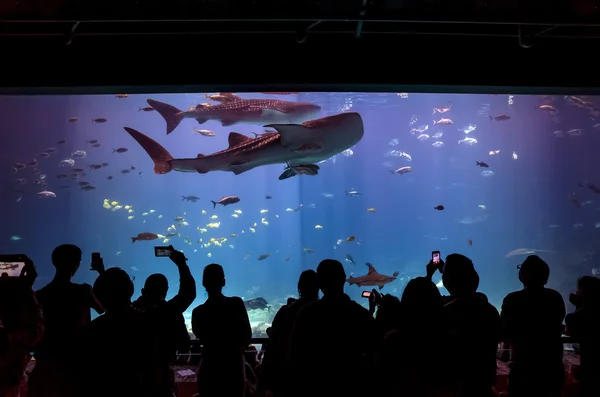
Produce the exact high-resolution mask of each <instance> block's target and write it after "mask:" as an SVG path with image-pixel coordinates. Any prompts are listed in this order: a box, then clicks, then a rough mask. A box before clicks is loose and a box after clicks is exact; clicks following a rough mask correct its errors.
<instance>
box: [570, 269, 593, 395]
mask: <svg viewBox="0 0 600 397" xmlns="http://www.w3.org/2000/svg"><path fill="white" fill-rule="evenodd" d="M569 302H571V304H573V305H574V306H575V308H576V310H575V312H573V313H570V314H568V315H567V317H566V320H565V323H566V325H567V329H566V333H567V334H568V335H570V336H572V337H573V338H574V339H575V340H576V341H577V342H579V349H580V354H581V368H580V371H579V379H580V385H581V396H582V397H597V396H599V395H600V337H599V335H600V279H598V278H596V277H591V276H584V277H581V278H580V279H579V281H578V282H577V292H576V293H574V294H571V295H570V297H569Z"/></svg>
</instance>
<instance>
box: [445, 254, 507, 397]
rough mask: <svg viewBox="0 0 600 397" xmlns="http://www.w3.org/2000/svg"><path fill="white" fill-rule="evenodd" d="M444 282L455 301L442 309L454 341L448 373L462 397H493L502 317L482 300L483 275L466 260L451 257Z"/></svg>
mask: <svg viewBox="0 0 600 397" xmlns="http://www.w3.org/2000/svg"><path fill="white" fill-rule="evenodd" d="M442 282H443V283H444V287H445V288H446V289H447V290H448V292H449V293H450V296H451V299H452V300H451V301H450V302H449V303H447V304H445V305H444V307H443V308H442V318H441V319H442V321H441V322H440V328H445V329H446V332H448V334H449V338H450V345H449V346H448V348H449V350H448V351H449V352H450V356H449V357H447V359H448V364H447V365H446V366H445V368H444V369H445V370H446V372H447V373H449V374H448V375H451V376H452V377H453V378H454V380H455V381H456V383H457V387H458V390H459V395H460V396H463V397H487V396H490V395H492V393H493V391H492V387H493V386H494V385H495V383H496V370H497V369H496V352H497V349H498V341H499V333H500V315H499V314H498V311H497V310H496V308H495V307H494V306H492V305H490V304H489V303H488V302H487V301H486V300H484V299H482V298H481V297H480V296H478V294H477V292H476V291H477V288H478V287H479V275H478V274H477V271H476V270H475V267H474V266H473V262H471V260H470V259H469V258H467V257H466V256H464V255H460V254H451V255H448V257H447V258H446V262H445V264H444V265H443V274H442Z"/></svg>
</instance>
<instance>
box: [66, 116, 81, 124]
mask: <svg viewBox="0 0 600 397" xmlns="http://www.w3.org/2000/svg"><path fill="white" fill-rule="evenodd" d="M67 121H68V122H69V123H74V122H76V121H79V117H71V118H70V119H69V120H67Z"/></svg>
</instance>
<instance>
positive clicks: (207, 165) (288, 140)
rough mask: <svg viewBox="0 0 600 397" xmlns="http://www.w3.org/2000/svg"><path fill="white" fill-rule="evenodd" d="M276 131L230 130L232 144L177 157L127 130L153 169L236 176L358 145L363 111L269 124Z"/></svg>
mask: <svg viewBox="0 0 600 397" xmlns="http://www.w3.org/2000/svg"><path fill="white" fill-rule="evenodd" d="M265 127H267V128H272V129H274V130H275V131H274V132H271V133H267V134H263V135H259V136H258V137H256V138H250V137H248V136H245V135H242V134H239V133H237V132H231V133H230V134H229V147H228V148H227V149H225V150H222V151H220V152H216V153H212V154H209V155H204V154H198V156H197V157H195V158H182V159H176V158H173V156H172V155H171V154H170V153H169V152H168V151H167V150H166V149H165V148H164V147H162V146H161V145H160V144H159V143H158V142H156V141H155V140H153V139H152V138H150V137H148V136H146V135H144V134H143V133H141V132H139V131H137V130H134V129H133V128H129V127H125V131H127V133H128V134H129V135H131V137H133V139H135V140H136V141H137V142H138V143H139V144H140V146H141V147H142V148H143V149H144V150H145V151H146V153H148V155H149V156H150V158H151V159H152V160H153V161H154V172H155V173H156V174H166V173H168V172H170V171H173V170H174V171H179V172H197V173H200V174H206V173H207V172H211V171H230V172H233V173H234V174H235V175H239V174H242V173H244V172H246V171H249V170H251V169H253V168H256V167H260V166H264V165H270V164H287V166H288V167H294V166H306V165H309V164H314V163H316V162H319V161H321V160H325V159H327V158H329V157H331V156H333V155H336V154H338V153H341V152H343V151H344V150H346V149H348V148H350V147H352V146H354V145H356V144H357V143H358V142H359V141H360V140H361V139H362V137H363V135H364V125H363V120H362V117H361V116H360V114H358V113H355V112H348V113H339V114H336V115H333V116H328V117H323V118H320V119H316V120H310V121H307V122H304V123H302V124H269V125H265Z"/></svg>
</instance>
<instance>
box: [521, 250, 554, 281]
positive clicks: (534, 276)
mask: <svg viewBox="0 0 600 397" xmlns="http://www.w3.org/2000/svg"><path fill="white" fill-rule="evenodd" d="M548 278H550V267H548V264H547V263H546V262H544V261H543V260H542V258H540V257H539V256H537V255H529V256H528V257H527V258H525V260H524V261H523V263H522V264H521V268H520V270H519V280H521V282H522V283H523V285H525V286H528V287H543V286H544V285H546V283H547V282H548Z"/></svg>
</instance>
